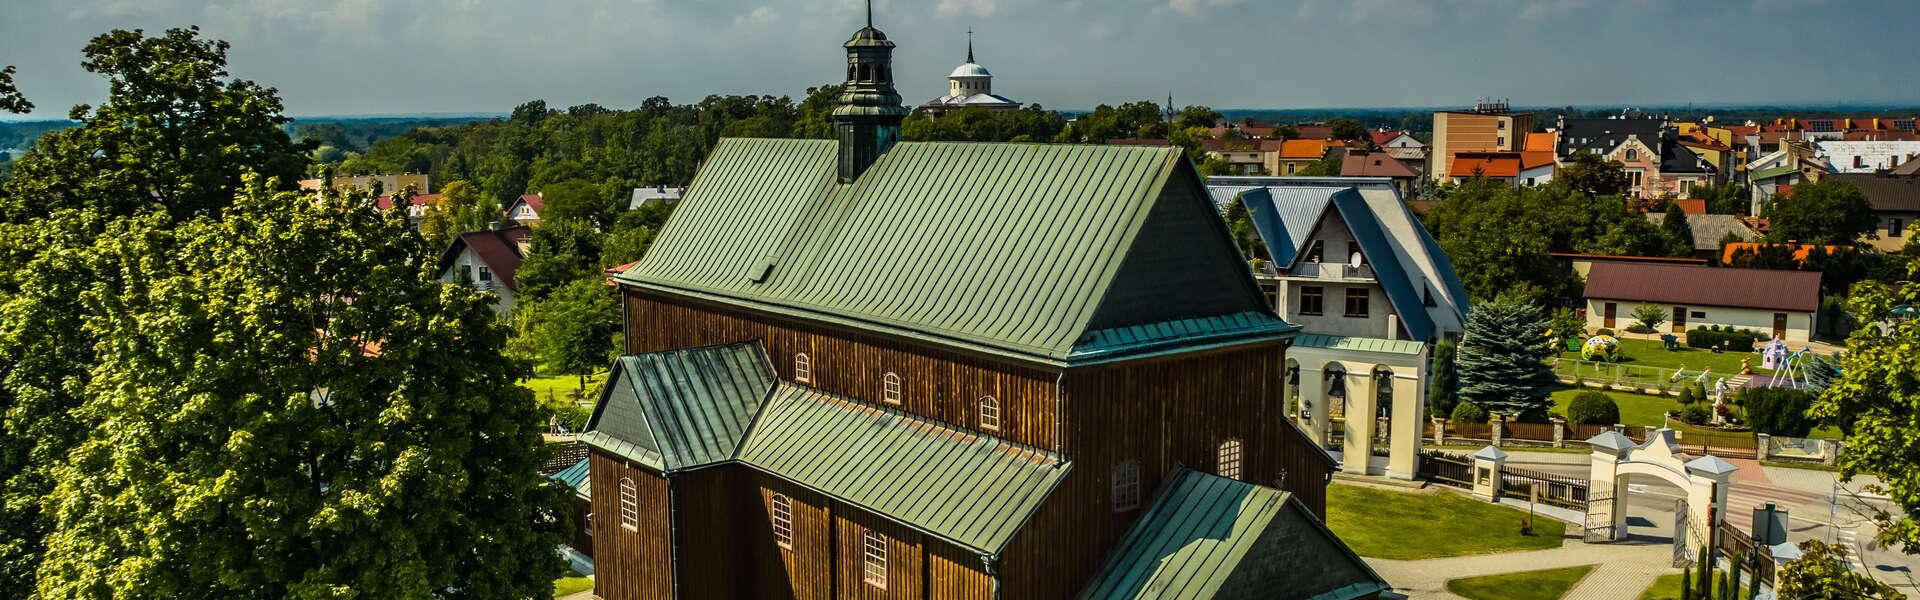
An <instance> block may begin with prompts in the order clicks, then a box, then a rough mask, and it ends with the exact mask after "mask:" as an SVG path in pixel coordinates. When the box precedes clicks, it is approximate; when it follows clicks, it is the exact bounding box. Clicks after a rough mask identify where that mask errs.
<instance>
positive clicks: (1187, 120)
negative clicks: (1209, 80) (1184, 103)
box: [1173, 106, 1220, 129]
mask: <svg viewBox="0 0 1920 600" xmlns="http://www.w3.org/2000/svg"><path fill="white" fill-rule="evenodd" d="M1219 124H1220V111H1216V110H1214V109H1211V108H1208V107H1205V106H1188V107H1186V108H1182V109H1180V114H1179V115H1178V116H1176V117H1174V118H1173V127H1174V128H1175V129H1192V128H1195V127H1198V128H1201V129H1211V128H1212V127H1213V126H1215V125H1219Z"/></svg>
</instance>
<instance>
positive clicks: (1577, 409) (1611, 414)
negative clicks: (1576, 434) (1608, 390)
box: [1567, 392, 1620, 425]
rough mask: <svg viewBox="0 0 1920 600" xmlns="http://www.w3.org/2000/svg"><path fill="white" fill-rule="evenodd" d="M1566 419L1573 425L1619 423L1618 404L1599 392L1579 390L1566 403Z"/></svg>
mask: <svg viewBox="0 0 1920 600" xmlns="http://www.w3.org/2000/svg"><path fill="white" fill-rule="evenodd" d="M1567 421H1568V422H1570V423H1573V424H1575V425H1581V424H1587V423H1597V424H1600V425H1612V424H1615V423H1619V422H1620V405H1619V404H1617V403H1615V402H1614V401H1613V398H1611V397H1609V396H1607V395H1606V394H1602V393H1600V392H1580V393H1579V394H1577V395H1575V396H1574V397H1573V401H1572V402H1569V403H1567Z"/></svg>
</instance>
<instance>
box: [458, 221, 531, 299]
mask: <svg viewBox="0 0 1920 600" xmlns="http://www.w3.org/2000/svg"><path fill="white" fill-rule="evenodd" d="M532 235H533V230H531V229H528V228H526V227H524V226H521V227H508V228H505V229H488V230H485V231H474V232H468V233H463V234H460V237H457V238H454V240H453V243H452V244H449V245H448V246H447V249H446V251H445V252H443V253H441V255H440V280H441V281H444V282H448V283H466V284H468V285H472V286H473V287H474V289H478V290H480V291H484V292H493V293H494V294H495V295H497V296H499V297H500V299H499V300H497V301H495V302H494V303H493V312H495V313H499V314H501V315H506V314H511V313H512V312H513V307H514V303H515V300H516V299H517V298H518V297H519V286H517V285H515V283H514V279H513V276H514V274H515V273H517V272H518V271H519V270H520V263H521V262H523V261H524V260H525V259H526V256H527V244H528V240H529V239H531V237H532Z"/></svg>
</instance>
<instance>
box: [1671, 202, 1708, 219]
mask: <svg viewBox="0 0 1920 600" xmlns="http://www.w3.org/2000/svg"><path fill="white" fill-rule="evenodd" d="M1673 203H1674V204H1678V205H1680V212H1683V213H1687V214H1689V215H1704V214H1707V201H1706V200H1694V199H1687V200H1674V201H1673Z"/></svg>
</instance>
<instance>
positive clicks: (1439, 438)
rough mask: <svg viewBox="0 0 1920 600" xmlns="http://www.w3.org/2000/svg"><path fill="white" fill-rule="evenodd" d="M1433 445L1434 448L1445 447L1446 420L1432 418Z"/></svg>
mask: <svg viewBox="0 0 1920 600" xmlns="http://www.w3.org/2000/svg"><path fill="white" fill-rule="evenodd" d="M1433 445H1435V446H1445V445H1447V420H1446V419H1442V418H1440V417H1434V418H1433Z"/></svg>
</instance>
